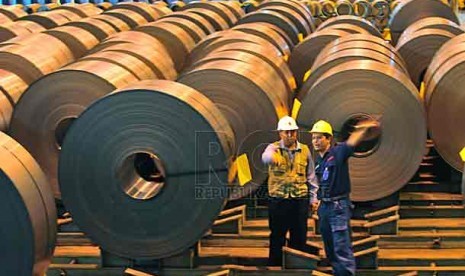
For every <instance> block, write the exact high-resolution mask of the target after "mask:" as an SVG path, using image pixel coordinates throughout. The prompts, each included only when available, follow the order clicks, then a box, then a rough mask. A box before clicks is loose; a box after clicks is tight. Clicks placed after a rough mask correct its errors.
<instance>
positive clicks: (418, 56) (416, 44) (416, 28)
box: [396, 17, 464, 88]
mask: <svg viewBox="0 0 465 276" xmlns="http://www.w3.org/2000/svg"><path fill="white" fill-rule="evenodd" d="M463 33H464V31H463V30H462V29H461V28H460V27H459V25H457V24H456V23H454V22H452V21H450V20H448V19H445V18H440V17H426V18H423V19H420V20H418V21H415V22H414V23H413V24H412V25H410V26H408V27H407V28H406V29H405V30H404V32H403V33H402V35H401V36H400V38H399V40H398V42H397V45H396V49H397V51H398V52H399V54H400V55H401V56H402V57H403V59H404V60H405V63H406V65H407V69H408V71H409V74H410V77H411V79H412V81H413V83H414V84H415V85H416V86H417V87H418V88H420V84H421V82H422V81H423V76H424V74H425V72H426V69H427V68H428V66H429V64H430V62H431V59H432V58H433V56H434V55H435V54H436V52H437V51H438V50H439V48H440V47H441V46H442V45H444V43H446V42H447V41H449V40H450V39H451V38H453V37H455V36H456V35H458V34H463Z"/></svg>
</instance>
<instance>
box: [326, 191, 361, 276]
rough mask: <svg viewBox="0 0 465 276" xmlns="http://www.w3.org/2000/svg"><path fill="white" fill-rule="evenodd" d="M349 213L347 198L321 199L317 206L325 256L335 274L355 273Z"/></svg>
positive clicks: (339, 275)
mask: <svg viewBox="0 0 465 276" xmlns="http://www.w3.org/2000/svg"><path fill="white" fill-rule="evenodd" d="M351 213H352V212H351V203H350V200H349V199H340V200H336V201H331V202H323V201H321V204H320V207H319V208H318V217H319V220H320V231H321V236H322V238H323V242H324V246H325V252H326V256H327V257H328V259H329V261H330V262H331V266H332V268H333V272H334V275H336V276H346V275H347V276H349V275H355V257H354V254H353V251H352V241H351V236H350V235H351V231H350V217H351V215H352V214H351Z"/></svg>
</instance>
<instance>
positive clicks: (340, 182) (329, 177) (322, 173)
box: [315, 143, 354, 199]
mask: <svg viewBox="0 0 465 276" xmlns="http://www.w3.org/2000/svg"><path fill="white" fill-rule="evenodd" d="M353 152H354V148H352V147H350V146H348V145H347V143H339V144H337V145H335V146H332V147H331V148H330V149H329V150H328V151H327V152H326V153H325V154H324V155H323V156H320V155H318V156H317V159H316V162H315V173H316V176H317V178H318V180H319V183H320V187H319V189H318V199H321V198H333V197H339V196H346V195H347V196H349V194H350V177H349V162H348V160H349V157H350V156H351V155H352V153H353Z"/></svg>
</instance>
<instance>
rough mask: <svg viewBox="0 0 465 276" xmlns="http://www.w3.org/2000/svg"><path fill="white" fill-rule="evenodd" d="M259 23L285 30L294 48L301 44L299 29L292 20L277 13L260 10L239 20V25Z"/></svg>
mask: <svg viewBox="0 0 465 276" xmlns="http://www.w3.org/2000/svg"><path fill="white" fill-rule="evenodd" d="M258 22H260V23H261V22H264V23H269V24H272V25H275V26H276V27H278V28H280V29H281V30H283V31H284V32H285V33H286V34H287V35H288V36H289V38H290V39H291V41H292V43H293V45H292V46H294V45H296V44H297V43H299V38H298V34H299V30H298V29H297V27H296V26H295V25H294V23H293V22H292V21H291V20H290V19H288V18H287V17H286V16H284V15H282V14H281V13H279V12H276V11H270V10H261V9H260V10H258V11H256V12H253V13H249V14H247V15H246V16H244V17H243V18H242V19H241V20H239V22H238V24H244V23H258Z"/></svg>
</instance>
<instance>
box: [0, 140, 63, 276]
mask: <svg viewBox="0 0 465 276" xmlns="http://www.w3.org/2000/svg"><path fill="white" fill-rule="evenodd" d="M0 169H1V172H0V184H1V185H0V208H1V210H3V212H2V216H1V218H0V221H1V222H2V237H1V244H2V247H1V248H0V255H1V256H2V258H0V274H1V275H20V276H28V275H44V273H45V272H46V271H47V268H48V265H49V264H50V262H51V259H52V255H53V250H54V248H55V241H56V229H57V215H56V209H55V200H54V198H53V193H52V191H51V189H50V185H49V184H48V182H47V178H46V176H45V175H44V173H43V172H42V170H41V169H40V167H39V165H38V164H37V163H36V162H35V161H34V159H33V158H32V156H31V155H30V154H29V153H28V152H27V151H26V150H25V149H24V148H23V147H22V146H21V145H20V144H19V143H17V142H16V141H14V140H13V139H12V138H11V137H9V136H7V135H6V134H4V133H3V132H0Z"/></svg>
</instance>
